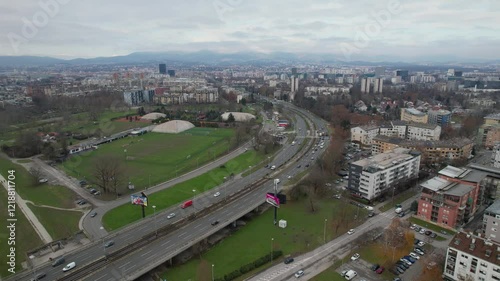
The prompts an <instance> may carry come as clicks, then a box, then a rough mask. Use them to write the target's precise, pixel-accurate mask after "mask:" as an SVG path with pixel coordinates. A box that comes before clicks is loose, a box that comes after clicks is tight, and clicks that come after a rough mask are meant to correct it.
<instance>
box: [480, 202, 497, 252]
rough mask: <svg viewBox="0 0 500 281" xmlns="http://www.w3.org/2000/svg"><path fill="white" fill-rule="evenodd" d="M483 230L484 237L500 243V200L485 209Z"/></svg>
mask: <svg viewBox="0 0 500 281" xmlns="http://www.w3.org/2000/svg"><path fill="white" fill-rule="evenodd" d="M483 230H484V238H486V239H489V240H491V241H494V242H496V243H500V200H496V201H495V203H493V204H491V205H490V206H489V207H488V208H487V209H486V210H485V211H484V215H483Z"/></svg>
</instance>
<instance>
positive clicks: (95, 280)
mask: <svg viewBox="0 0 500 281" xmlns="http://www.w3.org/2000/svg"><path fill="white" fill-rule="evenodd" d="M107 276H108V274H107V273H106V274H105V275H103V276H101V277H99V278H97V279H94V281H97V280H99V279H102V278H104V277H107Z"/></svg>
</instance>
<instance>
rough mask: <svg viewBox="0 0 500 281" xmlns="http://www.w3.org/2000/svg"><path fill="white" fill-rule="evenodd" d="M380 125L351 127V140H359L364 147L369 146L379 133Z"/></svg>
mask: <svg viewBox="0 0 500 281" xmlns="http://www.w3.org/2000/svg"><path fill="white" fill-rule="evenodd" d="M379 130H380V127H379V126H376V125H365V126H358V127H354V128H351V141H352V142H358V143H360V144H361V146H362V147H369V146H370V145H371V144H372V140H373V138H374V137H376V136H377V135H378V134H379Z"/></svg>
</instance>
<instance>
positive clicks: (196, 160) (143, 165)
mask: <svg viewBox="0 0 500 281" xmlns="http://www.w3.org/2000/svg"><path fill="white" fill-rule="evenodd" d="M233 134H234V131H233V130H231V129H213V128H193V129H191V130H188V131H185V132H183V133H180V134H161V133H148V134H145V135H142V136H138V137H128V138H124V139H121V140H117V141H114V142H112V143H108V144H104V145H101V146H99V149H97V150H94V151H89V152H85V153H83V154H79V155H76V156H73V157H71V158H70V160H69V161H66V162H65V163H64V164H62V168H63V169H64V170H65V171H66V172H67V173H68V174H70V175H71V176H73V177H76V178H85V179H87V181H90V182H92V178H93V167H94V164H95V162H96V161H98V158H99V156H101V155H115V156H117V157H120V158H122V159H123V160H124V161H123V166H124V167H123V168H124V170H125V174H127V175H128V177H129V179H130V181H131V182H132V184H134V185H135V187H136V188H137V189H144V188H146V187H148V186H149V185H151V186H153V185H155V184H158V183H161V182H164V181H167V180H169V179H172V178H175V177H176V176H178V175H181V174H183V173H186V172H188V171H191V170H193V169H195V168H196V167H197V166H201V165H202V164H204V163H206V162H209V161H212V160H214V159H215V158H217V157H218V156H219V155H221V154H223V153H225V152H227V150H228V147H229V141H230V139H231V137H232V136H233ZM125 151H126V152H125ZM125 159H128V160H125ZM126 181H127V180H126Z"/></svg>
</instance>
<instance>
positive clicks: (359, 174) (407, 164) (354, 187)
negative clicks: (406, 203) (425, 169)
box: [348, 148, 420, 200]
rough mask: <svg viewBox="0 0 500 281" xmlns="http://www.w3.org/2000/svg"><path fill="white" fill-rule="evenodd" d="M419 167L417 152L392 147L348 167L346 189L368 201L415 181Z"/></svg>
mask: <svg viewBox="0 0 500 281" xmlns="http://www.w3.org/2000/svg"><path fill="white" fill-rule="evenodd" d="M419 167H420V153H419V152H417V151H413V150H410V149H405V148H396V149H394V150H392V151H389V152H386V153H382V154H378V155H375V156H372V157H368V158H365V159H362V160H359V161H356V162H354V163H352V164H350V167H349V183H348V188H349V189H350V190H351V191H353V192H356V193H357V194H358V195H360V196H361V197H363V198H365V199H368V200H372V199H374V198H376V197H378V196H380V195H381V194H382V193H383V192H384V191H387V190H391V188H392V187H394V186H396V185H398V184H402V183H405V182H407V181H409V180H411V179H415V178H417V177H418V172H419Z"/></svg>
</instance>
